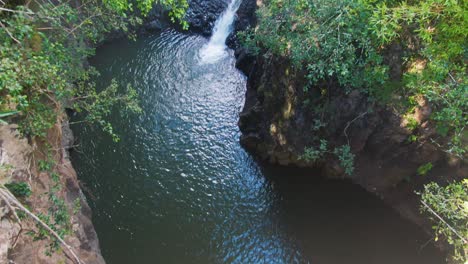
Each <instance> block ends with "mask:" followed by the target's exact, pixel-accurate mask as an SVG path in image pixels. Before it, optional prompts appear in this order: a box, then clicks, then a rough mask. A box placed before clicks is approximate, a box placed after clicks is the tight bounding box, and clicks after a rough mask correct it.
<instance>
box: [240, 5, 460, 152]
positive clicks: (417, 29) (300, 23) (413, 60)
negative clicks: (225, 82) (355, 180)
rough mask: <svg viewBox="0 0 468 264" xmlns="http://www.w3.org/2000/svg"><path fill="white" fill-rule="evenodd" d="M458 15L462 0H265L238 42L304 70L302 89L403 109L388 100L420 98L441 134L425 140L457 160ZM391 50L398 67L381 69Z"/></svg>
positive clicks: (412, 126)
mask: <svg viewBox="0 0 468 264" xmlns="http://www.w3.org/2000/svg"><path fill="white" fill-rule="evenodd" d="M466 10H468V2H467V1H462V0H449V1H444V0H424V1H408V2H405V1H394V0H344V1H337V0H332V1H326V0H266V1H263V5H262V6H261V7H260V8H259V10H258V20H259V22H258V25H257V27H256V28H255V29H251V30H249V31H246V32H243V33H240V34H239V36H240V37H241V39H242V40H243V42H244V44H245V46H246V47H247V48H250V49H251V50H252V51H253V52H254V53H258V52H259V51H260V50H263V52H264V53H266V54H270V53H272V54H275V55H279V56H282V57H285V58H288V59H290V61H291V62H292V63H293V64H294V65H295V66H296V67H297V68H298V69H299V70H307V72H308V78H309V80H310V83H309V85H308V86H306V87H305V90H306V91H307V90H308V88H309V87H310V86H311V85H315V86H317V85H319V84H320V85H322V84H323V83H332V84H333V83H337V84H339V86H340V87H342V88H343V89H344V90H345V91H346V92H349V91H351V90H352V89H359V90H361V91H363V92H365V93H368V94H369V99H372V100H374V99H376V100H379V102H380V103H384V104H390V103H392V104H393V103H403V105H405V103H404V102H394V101H392V99H393V98H402V99H400V101H403V100H405V98H408V99H409V100H411V98H414V97H415V96H421V97H423V98H425V99H426V100H428V101H429V103H430V106H431V108H432V110H433V111H432V115H431V120H432V121H433V122H434V123H436V125H437V131H438V132H439V133H440V134H441V135H442V136H443V138H440V137H439V138H433V139H432V140H434V141H436V143H437V144H439V145H442V146H443V147H444V149H445V150H446V151H447V152H448V153H451V154H454V155H456V156H458V157H464V155H465V154H466V151H467V146H466V144H464V142H466V140H467V139H466V132H465V131H464V129H465V127H466V125H467V123H468V117H467V110H468V99H467V98H468V79H467V75H466V72H467V68H466V58H467V57H468V55H467V51H468V47H467V41H466V40H467V39H468V16H467V15H466V14H467V12H466ZM271 32H274V33H275V34H271ZM391 45H397V46H400V47H401V48H402V50H403V56H404V57H403V58H402V59H403V61H404V64H403V65H387V64H386V62H385V60H384V59H383V58H384V57H385V56H388V55H390V56H393V55H398V54H388V51H389V50H390V51H391V49H388V48H389V47H390V46H391ZM389 66H392V67H395V66H397V67H402V68H403V69H404V71H405V72H404V76H403V80H401V81H400V80H389V76H388V68H389ZM324 81H327V82H324ZM403 113H404V111H403ZM403 113H402V114H403ZM409 125H410V129H416V126H415V124H414V123H410V124H409ZM446 138H449V139H450V140H446ZM413 139H416V138H413ZM437 141H439V142H437Z"/></svg>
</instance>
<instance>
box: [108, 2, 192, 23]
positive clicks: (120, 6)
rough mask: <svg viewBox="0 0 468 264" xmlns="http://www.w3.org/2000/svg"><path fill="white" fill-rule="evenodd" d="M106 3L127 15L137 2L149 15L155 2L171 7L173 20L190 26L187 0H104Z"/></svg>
mask: <svg viewBox="0 0 468 264" xmlns="http://www.w3.org/2000/svg"><path fill="white" fill-rule="evenodd" d="M104 3H105V4H106V5H108V6H110V7H111V8H112V9H113V10H117V11H118V12H120V13H121V14H122V15H126V12H128V11H133V10H134V5H135V4H136V6H137V8H138V10H139V11H140V12H141V13H142V14H143V15H147V14H148V12H149V11H151V9H152V8H153V6H154V5H155V4H159V5H161V6H163V7H166V8H168V9H169V16H170V18H171V19H172V21H173V22H175V20H178V21H179V22H180V24H181V25H182V27H183V28H184V29H187V28H188V24H187V22H186V21H185V20H184V16H185V11H186V10H187V8H188V2H187V0H136V1H129V0H104Z"/></svg>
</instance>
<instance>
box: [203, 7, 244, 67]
mask: <svg viewBox="0 0 468 264" xmlns="http://www.w3.org/2000/svg"><path fill="white" fill-rule="evenodd" d="M241 2H242V0H231V3H230V4H229V6H228V8H227V9H226V11H224V13H223V14H222V15H221V16H220V17H219V18H218V20H216V23H215V27H214V28H213V34H212V36H211V38H210V41H209V42H208V43H207V44H206V45H204V46H203V48H202V49H201V50H200V59H201V63H203V64H209V63H215V62H217V61H219V60H220V59H222V58H224V57H226V56H227V55H228V53H227V46H226V39H227V37H228V36H229V34H231V31H232V24H233V23H234V18H235V16H236V12H237V9H239V6H240V4H241Z"/></svg>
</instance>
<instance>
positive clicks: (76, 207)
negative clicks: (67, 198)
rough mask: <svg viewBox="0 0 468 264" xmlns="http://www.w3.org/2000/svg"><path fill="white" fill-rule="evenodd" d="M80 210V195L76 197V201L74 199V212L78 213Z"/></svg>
mask: <svg viewBox="0 0 468 264" xmlns="http://www.w3.org/2000/svg"><path fill="white" fill-rule="evenodd" d="M79 211H81V199H80V197H78V198H76V199H75V201H73V214H75V215H76V214H77V213H78V212H79Z"/></svg>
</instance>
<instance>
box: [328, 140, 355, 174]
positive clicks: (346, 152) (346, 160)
mask: <svg viewBox="0 0 468 264" xmlns="http://www.w3.org/2000/svg"><path fill="white" fill-rule="evenodd" d="M333 153H334V154H335V155H336V156H337V157H338V159H339V160H340V165H341V167H343V169H344V170H345V173H346V174H347V175H352V174H353V172H354V154H353V153H352V152H351V148H350V146H349V145H343V146H341V147H337V148H335V151H333Z"/></svg>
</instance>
